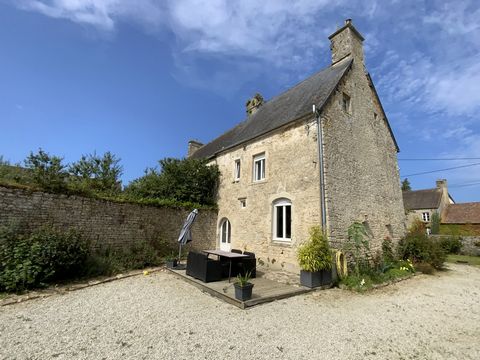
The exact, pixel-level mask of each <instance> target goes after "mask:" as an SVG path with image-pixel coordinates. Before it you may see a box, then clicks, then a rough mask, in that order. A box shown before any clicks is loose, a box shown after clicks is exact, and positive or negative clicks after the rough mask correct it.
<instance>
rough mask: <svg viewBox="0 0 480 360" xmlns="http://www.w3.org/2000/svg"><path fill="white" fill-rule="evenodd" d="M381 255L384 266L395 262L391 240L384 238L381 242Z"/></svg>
mask: <svg viewBox="0 0 480 360" xmlns="http://www.w3.org/2000/svg"><path fill="white" fill-rule="evenodd" d="M382 254H383V262H384V263H386V264H389V263H393V262H394V261H395V255H394V252H393V243H392V239H390V238H389V237H386V238H385V239H383V242H382Z"/></svg>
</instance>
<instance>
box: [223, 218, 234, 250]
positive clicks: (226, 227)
mask: <svg viewBox="0 0 480 360" xmlns="http://www.w3.org/2000/svg"><path fill="white" fill-rule="evenodd" d="M231 231H232V227H231V226H230V221H228V219H223V220H222V222H221V223H220V249H222V250H230V243H231V239H230V234H231Z"/></svg>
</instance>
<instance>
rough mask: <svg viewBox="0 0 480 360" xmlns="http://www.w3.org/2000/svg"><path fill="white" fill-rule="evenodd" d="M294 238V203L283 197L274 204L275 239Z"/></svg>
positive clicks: (287, 239)
mask: <svg viewBox="0 0 480 360" xmlns="http://www.w3.org/2000/svg"><path fill="white" fill-rule="evenodd" d="M291 239H292V203H291V202H290V200H287V199H281V200H277V201H276V202H275V203H274V204H273V240H277V241H290V240H291Z"/></svg>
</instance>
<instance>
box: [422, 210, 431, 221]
mask: <svg viewBox="0 0 480 360" xmlns="http://www.w3.org/2000/svg"><path fill="white" fill-rule="evenodd" d="M422 220H423V221H430V213H428V212H424V213H422Z"/></svg>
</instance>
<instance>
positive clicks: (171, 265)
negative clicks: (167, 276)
mask: <svg viewBox="0 0 480 360" xmlns="http://www.w3.org/2000/svg"><path fill="white" fill-rule="evenodd" d="M174 267H177V259H174V260H167V268H169V269H173V268H174Z"/></svg>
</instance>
